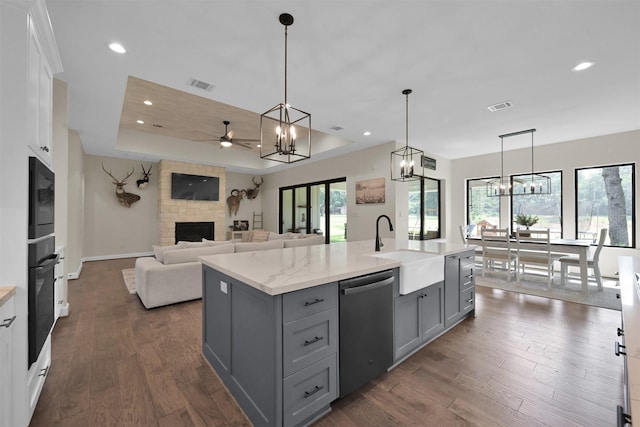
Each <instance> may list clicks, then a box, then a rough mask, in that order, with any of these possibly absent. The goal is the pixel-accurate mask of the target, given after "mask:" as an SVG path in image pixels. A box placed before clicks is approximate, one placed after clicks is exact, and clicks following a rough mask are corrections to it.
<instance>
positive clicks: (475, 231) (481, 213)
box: [467, 177, 502, 237]
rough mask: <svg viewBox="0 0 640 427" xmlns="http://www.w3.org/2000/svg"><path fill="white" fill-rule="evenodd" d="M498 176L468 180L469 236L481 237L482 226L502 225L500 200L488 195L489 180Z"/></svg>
mask: <svg viewBox="0 0 640 427" xmlns="http://www.w3.org/2000/svg"><path fill="white" fill-rule="evenodd" d="M496 178H497V177H488V178H478V179H470V180H468V181H467V224H468V229H467V232H468V235H469V237H480V227H482V226H483V225H485V226H488V227H494V226H495V227H499V226H500V200H501V199H502V197H489V196H488V195H487V182H489V181H491V180H493V179H496Z"/></svg>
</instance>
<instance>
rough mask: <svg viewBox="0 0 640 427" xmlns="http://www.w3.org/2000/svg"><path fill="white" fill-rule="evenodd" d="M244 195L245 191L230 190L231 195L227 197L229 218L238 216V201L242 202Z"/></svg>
mask: <svg viewBox="0 0 640 427" xmlns="http://www.w3.org/2000/svg"><path fill="white" fill-rule="evenodd" d="M246 193H247V192H246V190H238V189H237V188H234V189H233V190H231V195H230V196H229V197H227V205H228V206H229V216H231V214H233V215H238V209H240V201H242V199H243V198H244V196H245V194H246Z"/></svg>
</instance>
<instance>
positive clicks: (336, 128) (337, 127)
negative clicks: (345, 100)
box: [329, 125, 344, 131]
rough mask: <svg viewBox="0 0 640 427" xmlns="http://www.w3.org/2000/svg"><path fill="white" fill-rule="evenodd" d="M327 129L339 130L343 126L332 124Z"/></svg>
mask: <svg viewBox="0 0 640 427" xmlns="http://www.w3.org/2000/svg"><path fill="white" fill-rule="evenodd" d="M329 129H331V130H335V131H339V130H342V129H344V128H343V127H342V126H338V125H334V126H331V127H330V128H329Z"/></svg>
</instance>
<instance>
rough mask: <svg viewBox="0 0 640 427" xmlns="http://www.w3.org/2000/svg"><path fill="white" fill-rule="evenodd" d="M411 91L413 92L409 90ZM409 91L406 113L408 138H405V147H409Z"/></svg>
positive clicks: (406, 133)
mask: <svg viewBox="0 0 640 427" xmlns="http://www.w3.org/2000/svg"><path fill="white" fill-rule="evenodd" d="M409 93H411V92H409ZM409 93H406V94H405V96H406V114H405V135H406V139H405V143H404V148H405V149H406V148H408V147H409Z"/></svg>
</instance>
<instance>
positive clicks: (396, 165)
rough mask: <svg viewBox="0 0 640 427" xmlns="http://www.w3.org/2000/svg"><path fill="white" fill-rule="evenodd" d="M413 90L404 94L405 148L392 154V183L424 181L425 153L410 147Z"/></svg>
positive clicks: (405, 91) (408, 90)
mask: <svg viewBox="0 0 640 427" xmlns="http://www.w3.org/2000/svg"><path fill="white" fill-rule="evenodd" d="M411 92H412V90H411V89H405V90H403V91H402V94H403V95H404V96H405V97H406V118H405V132H406V133H405V134H406V140H405V144H404V147H402V148H398V149H397V150H393V151H392V152H391V180H392V181H401V182H406V181H417V180H420V179H422V177H423V174H424V169H423V166H422V157H423V155H424V152H423V151H422V150H418V149H417V148H413V147H410V146H409V94H410V93H411Z"/></svg>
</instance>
